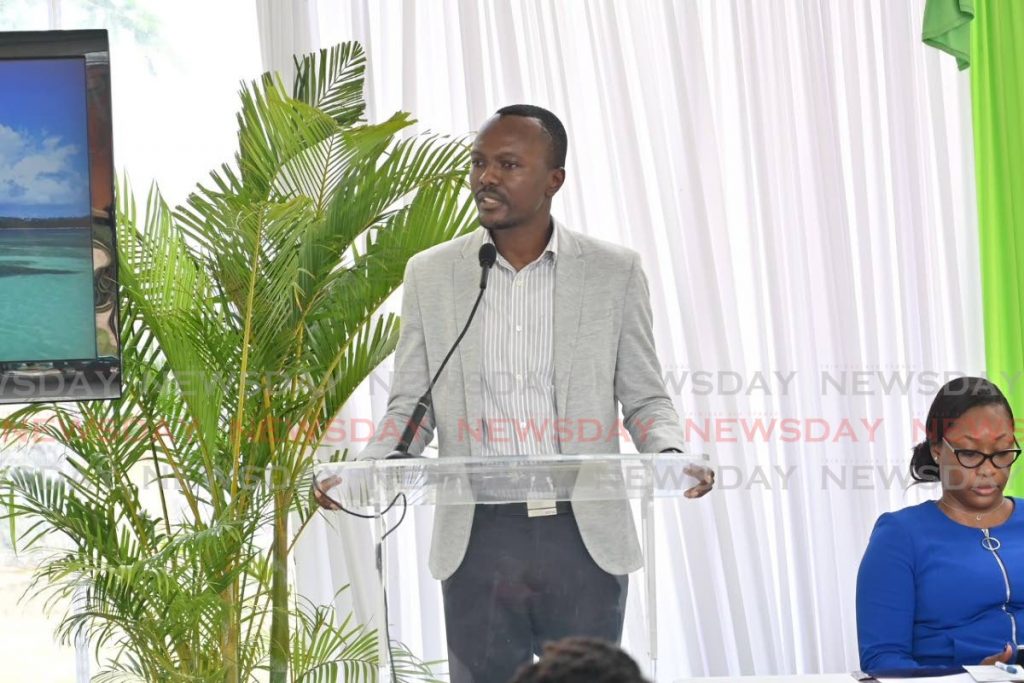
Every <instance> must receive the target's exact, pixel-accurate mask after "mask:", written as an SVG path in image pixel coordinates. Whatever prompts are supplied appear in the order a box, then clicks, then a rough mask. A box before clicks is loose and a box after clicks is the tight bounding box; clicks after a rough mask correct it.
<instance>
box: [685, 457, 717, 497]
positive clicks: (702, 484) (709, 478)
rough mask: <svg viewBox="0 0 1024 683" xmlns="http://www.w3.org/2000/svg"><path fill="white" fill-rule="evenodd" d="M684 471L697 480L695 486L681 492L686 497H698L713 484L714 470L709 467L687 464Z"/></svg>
mask: <svg viewBox="0 0 1024 683" xmlns="http://www.w3.org/2000/svg"><path fill="white" fill-rule="evenodd" d="M684 471H685V472H686V473H687V474H688V475H690V476H691V477H693V478H694V479H696V480H697V482H698V483H697V485H696V486H693V487H691V488H688V489H686V491H685V492H684V493H683V495H684V496H686V497H687V498H700V497H701V496H703V495H705V494H706V493H707V492H708V491H710V490H711V489H712V488H713V487H714V485H715V471H714V470H713V469H711V468H710V467H705V466H704V465H687V466H686V469H685V470H684Z"/></svg>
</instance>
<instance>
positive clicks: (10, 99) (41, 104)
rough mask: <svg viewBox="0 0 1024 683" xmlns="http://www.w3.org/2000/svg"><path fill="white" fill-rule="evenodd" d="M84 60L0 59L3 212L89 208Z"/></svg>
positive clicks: (67, 212)
mask: <svg viewBox="0 0 1024 683" xmlns="http://www.w3.org/2000/svg"><path fill="white" fill-rule="evenodd" d="M89 202H90V198H89V145H88V130H87V121H86V108H85V61H84V60H83V59H33V60H3V59H0V218H4V217H16V218H54V217H75V216H77V217H82V216H88V215H89V214H90V210H91V209H90V206H89Z"/></svg>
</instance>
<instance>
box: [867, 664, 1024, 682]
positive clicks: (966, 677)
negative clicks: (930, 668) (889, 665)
mask: <svg viewBox="0 0 1024 683" xmlns="http://www.w3.org/2000/svg"><path fill="white" fill-rule="evenodd" d="M964 668H965V669H968V668H971V667H966V666H965V667H964ZM980 668H982V669H988V668H993V669H994V668H995V667H984V666H983V667H980ZM875 680H877V681H879V683H974V680H975V679H974V678H972V677H971V675H970V674H954V675H953V676H925V677H923V678H877V679H875ZM999 680H1013V679H1002V678H1001V679H999Z"/></svg>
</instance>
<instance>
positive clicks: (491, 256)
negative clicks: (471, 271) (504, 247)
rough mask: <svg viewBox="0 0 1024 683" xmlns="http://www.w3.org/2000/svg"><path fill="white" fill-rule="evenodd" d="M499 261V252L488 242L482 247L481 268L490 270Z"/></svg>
mask: <svg viewBox="0 0 1024 683" xmlns="http://www.w3.org/2000/svg"><path fill="white" fill-rule="evenodd" d="M497 260H498V250H497V249H495V248H494V245H493V244H491V243H490V242H488V243H487V244H483V245H481V246H480V267H481V268H490V267H491V266H493V265H494V262H495V261H497Z"/></svg>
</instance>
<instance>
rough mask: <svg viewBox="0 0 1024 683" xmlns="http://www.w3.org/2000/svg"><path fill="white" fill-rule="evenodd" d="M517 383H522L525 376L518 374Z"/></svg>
mask: <svg viewBox="0 0 1024 683" xmlns="http://www.w3.org/2000/svg"><path fill="white" fill-rule="evenodd" d="M516 381H517V382H522V381H523V376H522V375H518V374H517V375H516Z"/></svg>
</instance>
